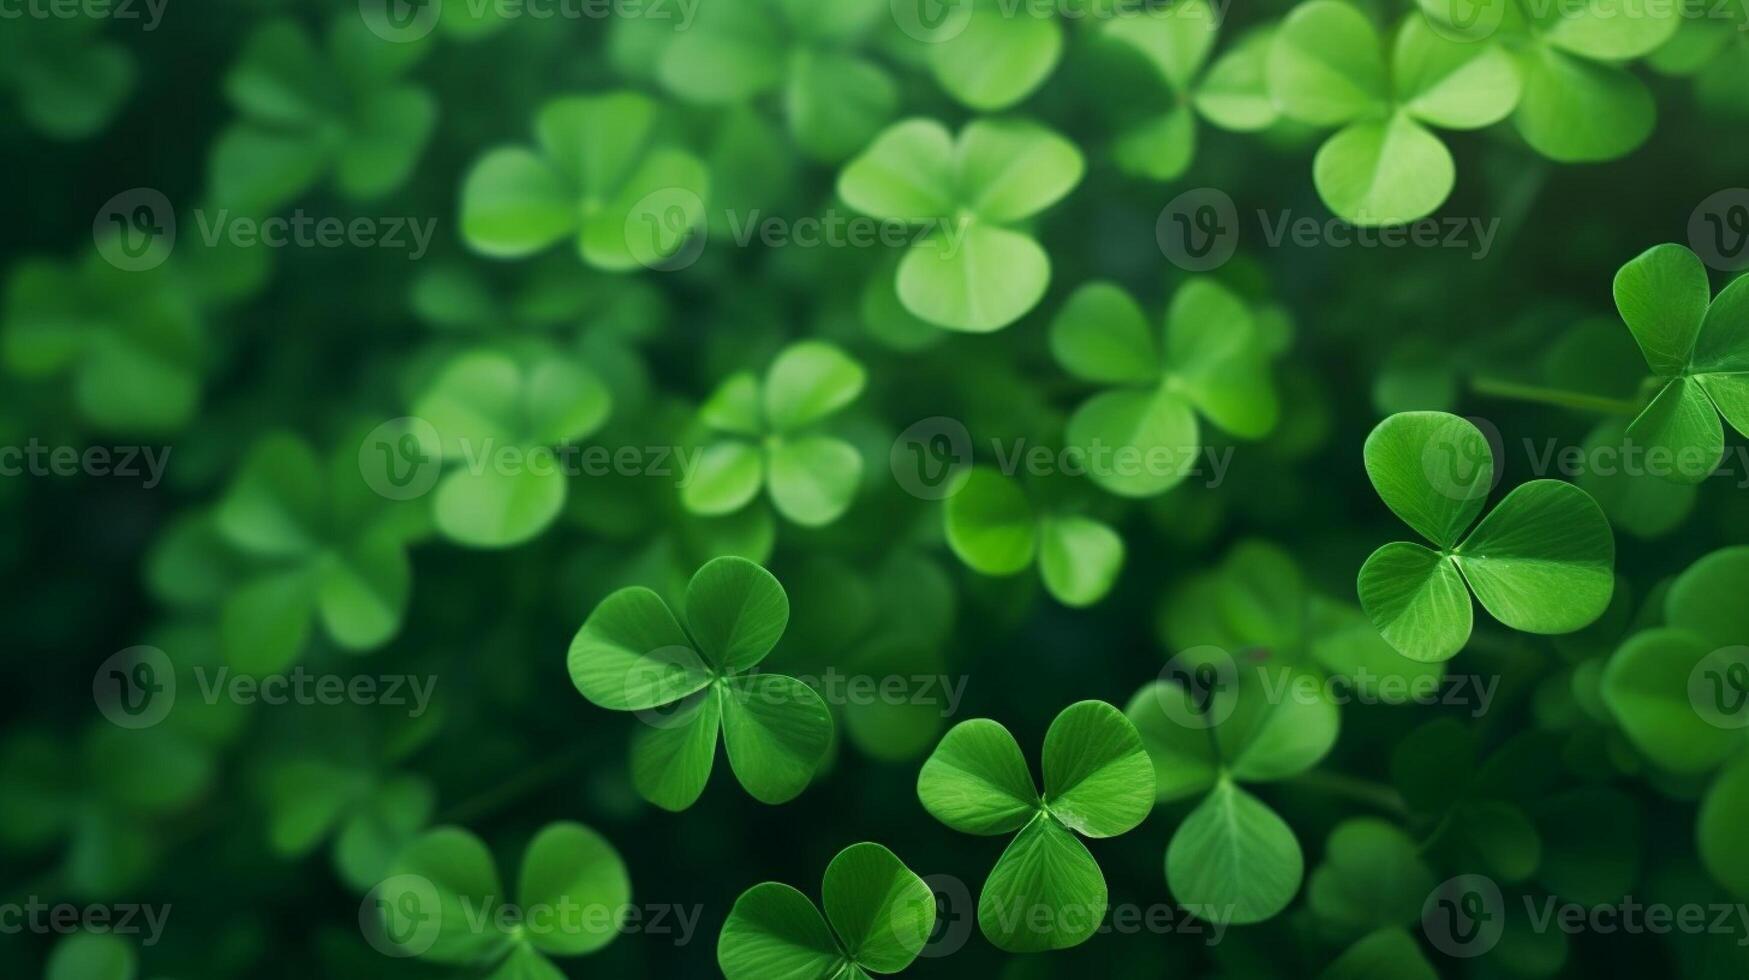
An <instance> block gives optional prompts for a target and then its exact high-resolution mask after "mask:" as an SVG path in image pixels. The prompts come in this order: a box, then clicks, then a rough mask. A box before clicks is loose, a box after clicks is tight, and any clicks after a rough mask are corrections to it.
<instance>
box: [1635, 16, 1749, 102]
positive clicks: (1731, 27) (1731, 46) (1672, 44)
mask: <svg viewBox="0 0 1749 980" xmlns="http://www.w3.org/2000/svg"><path fill="white" fill-rule="evenodd" d="M1723 12H1724V16H1723V17H1683V18H1682V19H1681V25H1680V26H1679V27H1677V29H1676V33H1675V34H1673V35H1671V37H1670V40H1669V41H1667V42H1665V44H1664V46H1663V47H1661V48H1659V49H1658V50H1656V51H1654V52H1652V55H1651V57H1649V58H1648V59H1646V63H1647V64H1648V65H1650V66H1651V67H1652V68H1653V69H1655V70H1657V71H1661V72H1664V73H1666V74H1670V75H1683V76H1693V78H1694V90H1695V94H1696V95H1697V96H1698V97H1699V98H1700V102H1701V104H1702V105H1705V106H1707V107H1708V108H1711V109H1713V110H1715V111H1717V112H1721V113H1727V114H1730V115H1733V116H1736V117H1737V118H1739V119H1741V118H1742V117H1744V116H1746V115H1749V96H1746V95H1745V93H1749V9H1746V8H1744V7H1743V5H1741V4H1726V5H1723Z"/></svg>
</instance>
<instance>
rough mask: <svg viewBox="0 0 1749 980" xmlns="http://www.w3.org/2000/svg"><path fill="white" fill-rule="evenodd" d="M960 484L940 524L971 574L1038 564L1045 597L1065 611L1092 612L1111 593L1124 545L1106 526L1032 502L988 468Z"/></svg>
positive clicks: (971, 472)
mask: <svg viewBox="0 0 1749 980" xmlns="http://www.w3.org/2000/svg"><path fill="white" fill-rule="evenodd" d="M961 479H962V481H963V482H962V483H961V484H960V486H959V488H958V489H957V490H955V491H954V493H953V495H952V496H950V497H949V498H947V506H946V507H945V508H944V509H943V511H942V518H943V522H944V525H945V527H946V531H947V543H948V547H950V548H952V549H953V553H954V554H956V555H958V556H959V558H960V560H961V561H963V562H965V563H966V564H967V565H968V566H970V567H971V569H972V570H973V571H975V572H978V573H980V574H982V575H996V576H1005V575H1014V574H1017V573H1019V572H1022V571H1024V570H1026V569H1027V568H1028V567H1030V566H1031V565H1032V564H1033V562H1034V561H1036V562H1037V563H1038V567H1039V574H1040V576H1041V577H1042V578H1043V579H1044V583H1045V590H1046V591H1048V592H1050V594H1051V595H1052V596H1054V597H1056V599H1057V601H1058V602H1061V603H1062V604H1064V605H1066V606H1090V605H1092V604H1094V603H1096V602H1098V601H1099V600H1100V599H1102V598H1104V597H1105V594H1106V593H1107V592H1109V591H1111V586H1112V583H1113V582H1115V581H1116V580H1117V575H1118V572H1119V571H1121V570H1122V569H1123V562H1124V543H1123V538H1122V537H1120V536H1119V535H1118V533H1117V532H1116V531H1114V530H1112V528H1111V526H1110V525H1109V524H1105V523H1102V522H1100V521H1097V520H1094V519H1093V518H1091V517H1087V516H1086V515H1084V514H1080V513H1077V512H1075V511H1074V510H1072V509H1070V507H1069V506H1067V505H1065V504H1060V503H1058V502H1057V501H1056V500H1054V499H1044V498H1043V497H1042V496H1041V497H1040V499H1036V500H1035V499H1031V498H1029V497H1028V495H1027V492H1026V491H1025V490H1022V489H1021V487H1020V485H1019V484H1018V483H1017V482H1016V481H1014V480H1013V479H1011V478H1009V477H1007V476H1004V475H1002V474H1001V473H1000V472H998V471H996V470H993V469H990V468H989V467H985V466H978V467H974V468H972V469H971V470H969V471H968V472H966V474H965V475H964V476H963V477H962V478H961ZM1041 489H1043V488H1041Z"/></svg>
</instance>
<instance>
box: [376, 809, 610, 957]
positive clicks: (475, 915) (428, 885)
mask: <svg viewBox="0 0 1749 980" xmlns="http://www.w3.org/2000/svg"><path fill="white" fill-rule="evenodd" d="M519 878H520V880H519V882H518V887H517V892H516V902H515V905H514V906H511V905H510V903H508V902H506V901H505V900H504V897H503V896H504V895H505V894H506V893H505V891H504V889H503V888H502V887H501V885H500V883H499V878H498V869H497V867H496V866H495V864H494V862H493V860H492V852H491V851H490V850H488V849H487V848H486V845H485V843H484V842H482V841H481V840H480V839H479V838H478V837H475V836H474V835H473V834H471V833H469V832H468V831H466V830H463V829H461V828H459V827H439V828H437V829H435V830H431V831H428V832H427V833H425V834H423V835H422V836H420V837H419V838H418V839H416V840H414V841H413V842H412V843H411V844H409V845H407V849H406V850H405V851H403V852H402V854H401V856H400V859H399V860H397V861H396V862H395V865H394V868H393V873H392V874H391V875H389V876H388V877H387V878H385V879H384V880H383V881H382V883H381V884H379V885H378V886H377V887H376V888H375V889H373V890H372V892H371V894H372V897H373V898H374V900H375V902H376V907H377V909H378V910H379V912H380V915H381V916H382V919H383V921H382V924H381V926H382V933H381V935H379V936H373V937H372V939H373V942H379V943H382V944H384V945H388V946H391V947H396V948H397V949H398V952H399V953H400V955H404V956H417V957H418V958H419V959H421V960H425V961H427V962H430V963H435V964H439V965H442V966H456V967H468V968H470V969H471V970H473V971H491V972H490V974H489V975H490V976H491V977H493V978H500V980H502V978H509V977H552V976H560V975H562V974H561V973H560V971H559V969H558V967H557V966H555V965H554V964H553V963H552V961H551V959H550V958H549V957H554V956H587V955H589V954H590V953H594V952H596V951H597V950H599V949H601V948H602V947H604V946H606V945H607V944H608V943H611V942H613V940H614V939H615V938H616V937H617V936H618V935H619V932H620V928H621V925H622V923H623V922H624V921H625V917H626V914H627V912H628V910H629V909H630V901H631V894H632V891H631V880H630V879H629V878H628V877H627V876H626V868H625V863H624V862H623V861H621V860H620V856H619V853H618V852H617V851H615V850H614V848H613V845H612V844H610V843H608V841H607V839H606V838H604V837H602V836H601V835H600V834H597V833H596V832H595V831H593V830H590V829H589V828H588V827H585V826H583V825H582V824H579V823H570V822H559V823H552V824H548V825H547V826H546V827H545V828H543V829H542V830H541V832H540V833H538V834H536V835H535V836H534V839H533V840H531V841H529V842H528V848H527V849H526V850H524V851H523V854H522V870H521V873H520V875H519ZM507 912H514V913H515V914H507ZM403 937H405V938H403ZM480 975H482V976H485V975H488V974H486V973H485V972H481V973H480Z"/></svg>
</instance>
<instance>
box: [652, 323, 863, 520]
mask: <svg viewBox="0 0 1749 980" xmlns="http://www.w3.org/2000/svg"><path fill="white" fill-rule="evenodd" d="M867 377H868V375H867V372H866V371H864V370H863V367H862V365H860V364H858V363H857V362H856V361H854V360H852V359H851V358H850V357H849V356H848V355H846V354H845V353H844V352H843V351H841V350H839V349H838V348H837V347H834V346H832V345H831V344H827V343H823V342H821V341H813V340H809V341H802V342H800V343H796V344H791V345H790V346H789V347H786V348H784V349H783V350H782V351H781V352H780V353H779V354H778V355H777V357H776V358H774V359H773V360H772V362H771V366H770V367H769V368H768V369H766V372H765V377H764V379H763V380H761V379H759V378H756V377H755V376H754V375H753V374H752V372H747V371H743V372H741V373H738V374H735V375H733V376H732V377H730V378H729V379H728V380H726V381H724V382H723V383H722V385H720V386H719V387H718V388H717V390H716V392H715V393H714V394H712V395H711V397H710V399H709V400H708V401H706V402H705V403H704V405H703V406H702V407H701V408H700V409H699V418H700V420H701V421H702V422H704V424H705V425H707V426H709V427H710V428H711V429H712V430H713V431H715V432H718V433H721V434H723V435H724V436H725V437H726V438H723V439H721V440H719V441H717V442H713V443H712V444H711V445H709V446H708V447H706V448H705V450H704V453H703V455H701V456H700V457H699V461H698V468H697V472H696V473H695V474H694V475H693V477H692V479H691V482H689V483H688V484H687V485H686V487H685V488H684V489H683V490H682V491H681V500H682V501H683V502H684V503H685V504H686V508H687V509H688V510H690V511H692V512H694V513H698V514H707V515H717V514H729V513H733V512H735V511H738V510H740V509H741V508H743V507H745V506H746V505H747V503H748V502H749V501H751V500H752V499H753V498H754V497H756V496H758V494H759V490H760V488H761V487H764V488H765V490H766V492H767V493H769V494H770V495H771V503H772V505H773V506H775V507H776V508H777V511H778V513H780V514H782V515H783V516H784V517H786V518H788V519H789V520H792V521H794V522H796V523H797V524H801V525H805V526H808V527H819V526H821V525H825V524H830V523H832V522H833V521H835V520H837V519H838V518H839V517H840V516H841V515H842V514H843V513H844V511H845V510H846V509H848V508H849V507H850V502H851V499H852V498H853V497H855V495H856V486H857V483H858V481H859V480H861V479H862V455H861V454H860V453H858V452H857V450H856V447H855V446H853V445H851V444H850V443H848V442H845V441H844V440H842V439H838V438H836V437H833V436H828V435H824V434H821V433H820V432H819V431H817V429H818V426H819V424H820V423H822V422H824V421H825V420H826V419H827V418H829V417H831V416H832V415H834V414H836V413H837V412H839V411H840V410H842V409H843V408H844V406H846V405H848V404H850V403H851V402H853V401H855V400H856V398H857V396H858V395H860V394H862V389H863V385H864V384H865V383H866V381H867Z"/></svg>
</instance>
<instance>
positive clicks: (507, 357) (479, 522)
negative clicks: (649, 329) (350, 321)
mask: <svg viewBox="0 0 1749 980" xmlns="http://www.w3.org/2000/svg"><path fill="white" fill-rule="evenodd" d="M612 402H613V399H612V396H611V395H609V393H608V390H607V387H606V385H604V384H603V383H602V381H601V380H600V379H599V378H598V377H597V376H596V375H595V372H594V371H592V370H591V369H590V368H589V367H587V366H585V365H584V364H583V363H582V362H581V360H580V359H579V358H577V357H575V356H568V355H566V354H563V353H561V352H559V351H557V350H555V349H553V348H551V347H548V346H546V345H544V344H529V345H524V346H520V347H517V348H514V349H498V348H493V347H479V348H474V349H472V350H467V351H463V352H462V353H460V354H457V355H455V356H454V357H452V358H450V359H449V361H448V362H447V363H446V364H445V365H444V366H443V367H442V368H441V369H440V370H439V371H438V373H437V374H436V376H435V377H434V378H433V379H432V380H431V382H430V383H429V385H427V387H426V389H425V391H424V393H423V394H421V395H420V396H419V398H418V399H417V400H416V401H415V402H414V403H413V416H414V417H415V418H418V419H422V420H424V421H425V422H427V423H429V426H428V427H418V428H416V429H415V430H414V431H412V432H410V433H408V435H411V436H413V437H414V438H415V439H416V440H417V441H418V442H419V446H418V452H419V456H418V459H419V460H421V461H423V462H422V463H421V465H426V464H429V463H430V462H431V461H432V460H433V459H441V460H442V461H444V462H445V463H450V464H460V465H457V466H454V467H453V468H452V469H451V470H450V472H448V473H446V474H444V476H443V478H442V479H441V480H440V481H439V482H438V484H437V487H436V492H435V493H434V494H433V495H432V513H433V515H434V517H435V518H436V522H437V528H438V530H439V531H441V532H443V534H444V536H445V537H448V538H449V539H450V540H452V541H455V542H457V543H459V544H463V545H467V546H470V547H475V548H505V547H510V546H513V545H518V544H522V543H523V542H526V541H528V540H530V539H532V538H534V537H535V536H536V535H538V534H540V533H541V532H542V531H544V530H545V529H546V528H547V527H548V526H550V525H551V524H552V522H553V521H554V520H555V519H557V517H558V516H559V512H560V510H562V509H563V508H564V506H565V497H566V492H567V485H568V481H567V478H566V473H565V469H564V467H563V466H561V465H560V463H559V460H558V458H557V455H556V448H557V447H563V446H566V445H569V444H572V443H575V442H577V441H579V440H581V439H583V438H585V437H587V436H588V435H589V434H590V433H592V432H594V431H595V430H596V429H598V428H600V427H601V425H602V423H603V422H605V421H606V420H607V417H608V414H609V413H610V412H611V411H612ZM433 433H435V436H436V439H437V443H436V444H435V445H425V443H426V442H428V441H429V440H430V439H431V438H432V435H433ZM403 438H405V436H403Z"/></svg>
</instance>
